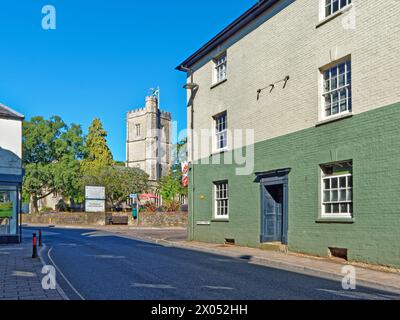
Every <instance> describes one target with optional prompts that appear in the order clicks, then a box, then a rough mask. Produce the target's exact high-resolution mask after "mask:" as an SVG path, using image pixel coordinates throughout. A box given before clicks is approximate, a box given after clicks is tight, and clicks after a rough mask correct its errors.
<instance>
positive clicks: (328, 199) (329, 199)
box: [324, 191, 331, 202]
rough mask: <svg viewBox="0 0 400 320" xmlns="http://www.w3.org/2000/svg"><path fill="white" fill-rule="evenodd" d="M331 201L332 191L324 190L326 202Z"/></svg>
mask: <svg viewBox="0 0 400 320" xmlns="http://www.w3.org/2000/svg"><path fill="white" fill-rule="evenodd" d="M330 201H331V192H330V191H324V202H330Z"/></svg>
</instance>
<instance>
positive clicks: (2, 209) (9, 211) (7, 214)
mask: <svg viewBox="0 0 400 320" xmlns="http://www.w3.org/2000/svg"><path fill="white" fill-rule="evenodd" d="M12 216H13V204H12V202H4V203H0V218H11V217H12Z"/></svg>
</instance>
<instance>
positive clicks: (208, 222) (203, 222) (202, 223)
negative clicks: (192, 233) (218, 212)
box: [196, 221, 211, 226]
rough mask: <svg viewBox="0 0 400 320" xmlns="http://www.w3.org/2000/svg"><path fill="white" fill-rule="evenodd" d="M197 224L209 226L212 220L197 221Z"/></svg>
mask: <svg viewBox="0 0 400 320" xmlns="http://www.w3.org/2000/svg"><path fill="white" fill-rule="evenodd" d="M196 225H197V226H209V225H211V221H197V222H196Z"/></svg>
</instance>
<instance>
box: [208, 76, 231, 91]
mask: <svg viewBox="0 0 400 320" xmlns="http://www.w3.org/2000/svg"><path fill="white" fill-rule="evenodd" d="M227 81H228V79H224V80H222V81H220V82H217V83H214V84H213V85H212V86H211V88H210V89H211V90H212V89H214V88H216V87H218V86H220V85H221V84H223V83H225V82H227Z"/></svg>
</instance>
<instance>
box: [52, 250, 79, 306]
mask: <svg viewBox="0 0 400 320" xmlns="http://www.w3.org/2000/svg"><path fill="white" fill-rule="evenodd" d="M52 250H53V247H51V248H50V250H49V251H48V252H47V256H48V257H49V259H50V261H51V263H52V264H53V266H54V267H55V268H56V270H57V272H58V273H59V274H60V275H61V276H62V277H63V279H64V280H65V282H66V283H67V284H68V285H69V286H70V287H71V289H72V290H73V291H74V292H75V293H76V294H77V296H78V297H79V298H81V300H86V299H85V298H84V297H83V296H82V295H81V294H80V293H79V292H78V290H76V289H75V287H74V286H73V285H72V283H71V282H69V280H68V279H67V277H66V276H65V275H64V274H63V273H62V272H61V270H60V268H59V267H58V266H57V265H56V263H55V262H54V260H53V259H52V258H51V255H50V252H51V251H52Z"/></svg>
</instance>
